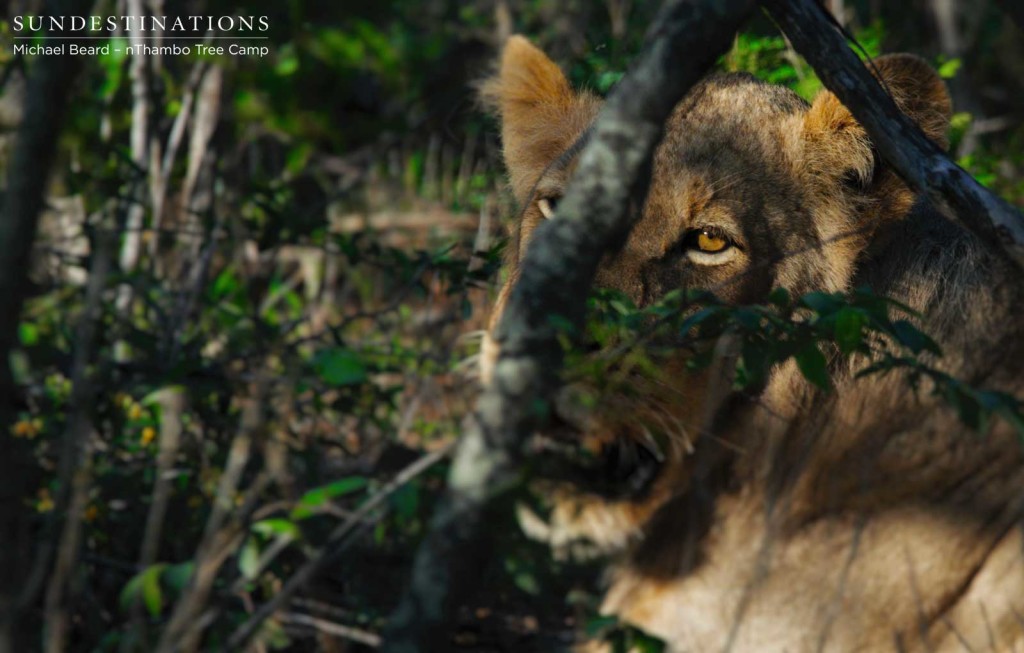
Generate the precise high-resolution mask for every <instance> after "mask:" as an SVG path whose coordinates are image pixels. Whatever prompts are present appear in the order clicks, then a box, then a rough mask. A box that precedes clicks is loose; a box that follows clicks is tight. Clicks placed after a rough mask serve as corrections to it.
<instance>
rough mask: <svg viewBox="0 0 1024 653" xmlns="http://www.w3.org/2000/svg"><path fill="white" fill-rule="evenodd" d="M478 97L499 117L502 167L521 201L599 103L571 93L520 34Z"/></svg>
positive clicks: (549, 63) (511, 40) (554, 69)
mask: <svg viewBox="0 0 1024 653" xmlns="http://www.w3.org/2000/svg"><path fill="white" fill-rule="evenodd" d="M480 98H481V100H482V102H483V104H484V106H485V107H487V108H488V109H490V110H492V111H494V112H495V113H497V114H498V116H499V117H500V118H501V136H502V143H503V148H504V155H505V165H506V166H507V167H508V171H509V175H510V177H511V181H512V188H513V191H514V192H515V194H516V197H517V198H518V199H519V200H520V201H523V200H525V198H526V195H527V194H528V193H529V190H530V188H532V186H533V183H534V182H535V181H536V179H537V176H538V175H540V173H541V172H542V171H543V170H544V168H545V167H546V166H547V165H548V164H549V163H551V161H553V160H554V159H555V158H557V157H558V155H559V154H561V153H562V151H563V150H565V149H566V148H568V147H569V146H570V145H571V144H572V142H573V141H574V140H575V139H576V137H577V136H579V134H580V133H581V132H582V131H583V130H584V129H586V127H587V125H589V124H590V121H591V120H593V117H594V115H595V114H596V112H597V104H598V102H597V99H596V98H594V97H593V96H592V95H590V94H588V93H577V92H575V91H573V89H572V87H571V86H570V85H569V80H567V79H566V77H565V75H564V74H563V73H562V71H561V69H560V68H559V67H558V65H557V64H555V62H553V61H551V59H549V58H548V56H547V55H545V54H544V53H543V52H541V51H540V49H538V48H537V47H536V46H534V45H533V44H532V43H530V42H529V41H528V40H526V39H525V38H524V37H522V36H519V35H515V36H512V37H510V38H509V39H508V41H506V43H505V47H504V48H503V50H502V52H501V57H500V59H499V63H498V69H497V72H496V73H495V74H494V75H492V76H491V77H490V78H488V79H486V80H484V81H483V82H482V83H481V84H480Z"/></svg>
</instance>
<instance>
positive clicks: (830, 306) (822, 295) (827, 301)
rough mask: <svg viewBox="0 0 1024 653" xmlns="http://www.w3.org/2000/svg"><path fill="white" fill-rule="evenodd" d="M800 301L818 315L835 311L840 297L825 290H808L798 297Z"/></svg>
mask: <svg viewBox="0 0 1024 653" xmlns="http://www.w3.org/2000/svg"><path fill="white" fill-rule="evenodd" d="M800 303H801V304H803V305H804V306H806V307H807V308H809V309H811V310H812V311H815V312H816V313H818V314H820V315H827V314H828V313H833V312H835V310H836V309H837V308H838V307H839V306H840V305H841V303H842V299H841V297H837V296H836V295H832V294H829V293H826V292H810V293H807V294H806V295H804V296H803V297H801V298H800Z"/></svg>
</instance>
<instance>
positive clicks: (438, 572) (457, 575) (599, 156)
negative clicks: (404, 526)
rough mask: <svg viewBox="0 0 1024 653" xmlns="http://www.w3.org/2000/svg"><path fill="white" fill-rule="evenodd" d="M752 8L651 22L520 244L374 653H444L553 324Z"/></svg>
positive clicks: (580, 288)
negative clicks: (496, 350) (427, 525)
mask: <svg viewBox="0 0 1024 653" xmlns="http://www.w3.org/2000/svg"><path fill="white" fill-rule="evenodd" d="M752 6H753V3H752V2H748V1H745V0H726V1H722V2H713V1H711V0H690V1H682V0H677V1H674V2H669V3H667V4H666V5H665V7H664V8H663V9H662V11H661V13H659V15H658V18H657V19H656V20H655V22H654V24H653V25H652V27H651V29H650V31H649V32H648V42H647V47H646V50H645V52H644V54H643V55H642V56H641V58H640V59H639V61H638V62H637V64H636V65H635V66H634V68H633V69H632V70H631V71H630V73H629V74H628V75H627V76H626V77H625V78H624V79H623V80H622V82H621V83H620V84H619V86H618V87H617V88H616V90H615V91H614V92H613V94H612V95H611V97H610V98H609V100H608V102H607V103H606V104H605V106H604V108H603V109H602V112H601V115H600V117H599V118H598V120H597V123H596V124H595V127H594V130H593V136H592V139H591V141H590V143H589V144H588V145H587V147H586V148H585V149H584V151H583V153H582V155H581V157H580V164H579V168H578V169H577V172H576V175H575V177H574V180H573V183H572V184H571V185H570V187H569V191H568V194H567V195H566V196H565V198H564V199H563V201H562V202H561V203H560V206H559V211H558V216H557V217H556V218H555V219H554V220H551V221H549V222H547V223H546V224H544V225H542V226H541V227H540V228H539V229H538V230H537V232H536V233H535V235H534V236H533V238H532V240H531V246H530V249H529V250H528V252H527V254H526V262H525V264H524V265H523V266H522V270H523V276H522V277H521V278H520V280H519V282H518V283H517V284H516V287H515V288H514V289H513V292H512V294H511V297H510V299H509V303H508V306H507V308H506V310H505V311H504V313H503V315H502V319H501V323H500V324H499V326H498V328H497V330H496V332H495V339H496V341H497V342H498V344H499V346H500V348H501V356H500V358H499V360H498V363H497V365H496V367H495V371H494V378H493V381H492V385H491V387H490V388H489V389H488V390H487V391H486V392H485V393H484V394H483V396H482V397H481V398H480V400H479V403H478V404H477V409H476V413H475V415H473V416H472V417H471V418H470V419H469V420H467V422H466V427H465V431H464V433H463V435H462V438H461V441H460V443H459V447H458V450H457V453H456V456H455V462H454V464H453V465H452V469H451V472H450V474H449V478H448V490H447V493H446V495H445V497H444V499H443V500H442V502H441V505H440V506H439V508H438V509H437V511H436V512H435V514H434V518H433V522H432V524H431V530H430V532H429V534H428V535H427V538H426V540H425V541H424V543H423V544H422V545H421V547H420V550H419V552H418V554H417V556H416V560H415V562H414V566H413V571H412V579H411V585H410V587H409V589H408V591H407V592H406V594H405V596H404V598H403V600H402V602H401V604H400V606H399V608H398V609H397V610H396V611H395V613H394V614H393V615H392V618H391V622H390V624H389V625H388V629H387V632H386V633H385V640H384V641H385V645H384V648H385V650H388V651H396V652H399V651H400V652H401V653H407V652H408V653H412V652H414V651H426V650H444V649H445V648H447V646H446V635H447V630H448V625H449V621H450V619H451V615H452V613H453V612H454V608H455V607H456V606H457V605H458V604H459V603H460V602H461V600H462V598H463V596H464V595H465V594H466V593H467V591H468V588H469V587H470V586H471V585H473V583H472V582H471V581H472V579H473V574H474V572H475V571H476V570H477V569H478V564H477V563H478V562H479V560H480V557H481V556H482V555H483V554H484V553H485V552H486V550H487V542H486V536H487V535H488V532H489V531H490V530H491V529H489V528H487V525H486V519H485V517H486V511H487V508H488V506H489V504H490V502H491V500H492V499H493V498H494V497H495V496H496V495H498V494H500V493H502V492H503V491H504V490H507V489H508V488H510V487H511V486H513V485H514V484H515V483H516V481H517V477H518V475H519V467H520V465H519V464H518V453H519V451H520V449H521V448H522V445H523V443H524V442H525V441H526V439H527V437H528V436H529V435H530V434H531V433H532V432H533V430H534V429H535V428H536V427H537V426H538V423H539V422H540V420H541V419H542V416H543V412H544V411H542V410H538V407H539V406H540V407H543V406H546V403H545V399H546V398H547V397H548V396H550V390H551V389H552V387H553V385H554V383H555V381H556V375H557V372H558V368H559V366H560V363H561V347H560V345H559V341H558V336H559V333H560V331H559V329H558V327H557V326H556V324H555V322H554V321H553V320H552V318H553V317H556V316H557V317H560V318H562V320H563V321H567V322H568V323H569V324H572V325H578V324H580V323H581V321H582V316H583V310H584V298H585V297H586V295H587V289H588V288H589V287H590V284H591V282H592V281H593V277H594V274H595V271H596V268H597V265H598V262H599V261H600V259H601V257H602V256H603V254H604V252H605V251H607V250H608V249H610V247H611V246H612V244H613V243H614V242H616V241H620V240H621V239H622V238H623V237H624V236H625V235H626V234H627V233H628V231H629V229H630V227H631V224H630V219H629V217H628V216H627V212H626V209H627V206H628V204H629V202H630V201H631V200H634V199H635V200H637V201H638V203H642V199H643V196H644V195H645V193H646V190H647V186H648V184H649V173H650V167H651V155H652V153H653V151H654V148H655V146H656V145H657V144H658V142H659V140H660V138H661V134H662V130H663V127H664V122H665V120H666V118H667V117H668V115H669V113H670V112H671V111H672V108H673V107H674V106H675V105H676V103H677V102H678V101H679V100H680V99H681V98H682V97H683V95H684V94H685V93H686V92H687V91H688V90H689V88H690V87H691V86H692V85H693V84H694V83H695V82H697V81H698V80H699V79H700V77H701V76H702V75H703V74H704V72H705V71H706V70H707V69H708V68H709V67H710V66H711V64H713V63H714V61H715V59H716V58H717V57H718V56H719V55H720V54H723V53H724V52H725V51H726V50H727V49H728V48H729V46H730V44H731V41H732V38H733V35H734V34H735V33H736V30H737V28H738V27H739V26H740V24H741V23H742V21H743V20H744V19H745V18H746V17H747V15H748V13H749V12H750V10H751V8H752Z"/></svg>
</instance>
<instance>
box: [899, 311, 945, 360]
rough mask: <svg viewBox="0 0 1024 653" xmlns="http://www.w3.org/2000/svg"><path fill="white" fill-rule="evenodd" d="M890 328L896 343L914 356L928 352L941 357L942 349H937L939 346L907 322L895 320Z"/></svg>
mask: <svg viewBox="0 0 1024 653" xmlns="http://www.w3.org/2000/svg"><path fill="white" fill-rule="evenodd" d="M890 328H891V329H892V334H893V336H894V337H895V338H896V340H897V342H899V343H900V344H901V345H903V346H904V347H906V348H907V349H909V350H910V351H912V352H913V353H914V354H920V353H921V352H922V351H928V352H931V353H933V354H935V355H936V356H941V355H942V349H940V348H939V345H938V344H937V343H936V342H935V341H934V340H932V339H931V338H929V337H928V336H927V335H925V334H924V332H922V331H921V330H920V329H918V328H917V327H916V326H914V325H913V324H912V323H910V322H909V321H907V320H896V321H895V322H893V323H892V324H891V325H890Z"/></svg>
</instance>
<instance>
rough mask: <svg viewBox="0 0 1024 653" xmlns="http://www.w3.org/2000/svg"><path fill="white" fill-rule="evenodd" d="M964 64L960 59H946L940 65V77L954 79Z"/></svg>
mask: <svg viewBox="0 0 1024 653" xmlns="http://www.w3.org/2000/svg"><path fill="white" fill-rule="evenodd" d="M961 65H963V61H961V60H960V59H950V60H949V61H945V62H943V63H942V65H940V66H939V77H941V78H942V79H953V77H955V76H956V73H957V71H958V70H960V66H961Z"/></svg>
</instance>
